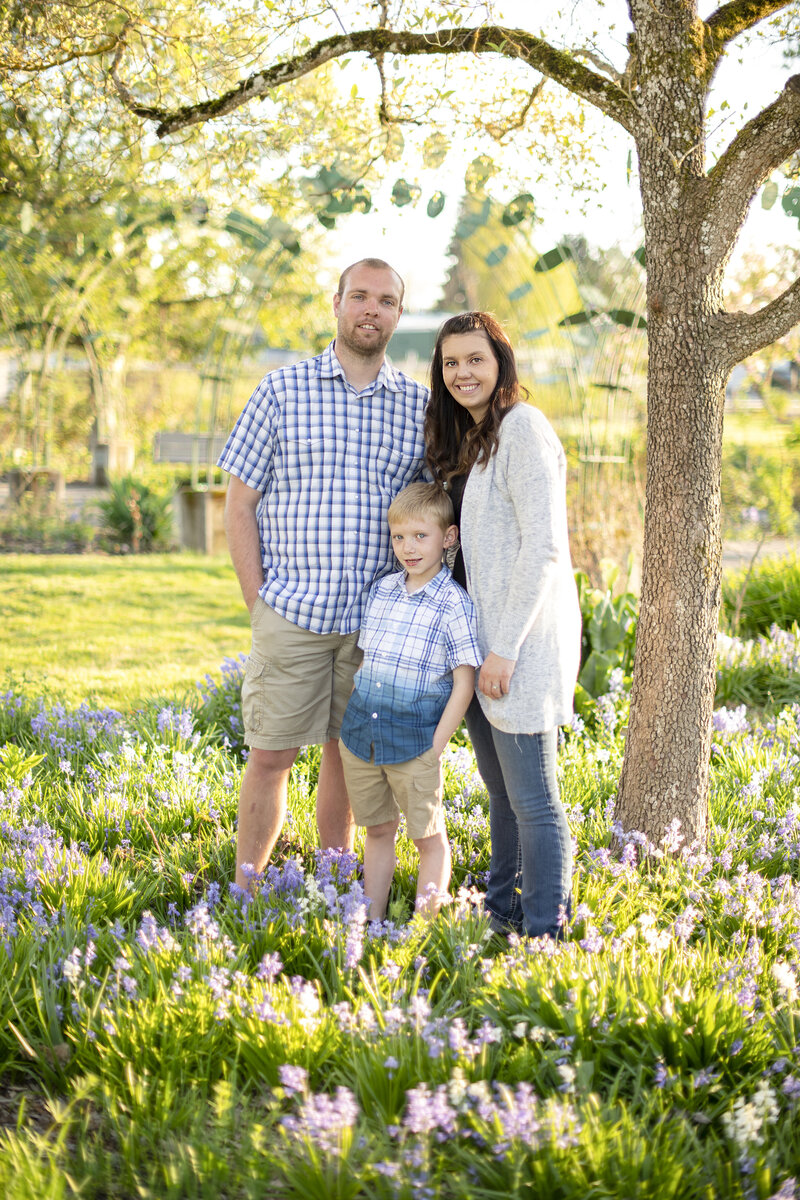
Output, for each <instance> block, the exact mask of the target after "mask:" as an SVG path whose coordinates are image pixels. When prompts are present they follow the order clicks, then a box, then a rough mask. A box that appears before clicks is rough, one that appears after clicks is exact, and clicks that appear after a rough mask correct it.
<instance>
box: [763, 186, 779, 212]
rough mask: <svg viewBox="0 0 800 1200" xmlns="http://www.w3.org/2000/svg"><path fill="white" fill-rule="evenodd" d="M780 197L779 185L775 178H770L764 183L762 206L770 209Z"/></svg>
mask: <svg viewBox="0 0 800 1200" xmlns="http://www.w3.org/2000/svg"><path fill="white" fill-rule="evenodd" d="M777 199H778V185H777V183H776V182H775V180H774V179H770V180H769V182H768V183H766V184H765V185H764V190H763V192H762V193H761V207H762V208H766V209H770V208H772V206H773V204H774V203H775V201H776V200H777Z"/></svg>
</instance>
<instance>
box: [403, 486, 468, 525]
mask: <svg viewBox="0 0 800 1200" xmlns="http://www.w3.org/2000/svg"><path fill="white" fill-rule="evenodd" d="M414 517H423V518H424V519H425V520H427V521H438V523H439V524H440V525H441V527H442V529H443V530H444V529H449V527H450V526H451V525H454V524H455V514H454V512H453V502H452V500H451V499H450V497H449V496H448V494H447V492H446V491H445V490H444V488H442V487H440V485H439V484H438V483H410V484H409V485H408V487H407V488H403V490H402V492H398V493H397V495H396V496H395V498H394V500H393V501H392V503H391V504H390V505H389V512H388V514H387V519H388V521H389V524H390V525H395V524H399V523H400V522H401V521H408V520H413V519H414Z"/></svg>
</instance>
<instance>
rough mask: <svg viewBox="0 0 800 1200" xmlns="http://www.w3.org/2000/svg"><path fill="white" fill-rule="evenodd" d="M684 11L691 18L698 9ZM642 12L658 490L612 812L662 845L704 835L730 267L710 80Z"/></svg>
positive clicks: (653, 462)
mask: <svg viewBox="0 0 800 1200" xmlns="http://www.w3.org/2000/svg"><path fill="white" fill-rule="evenodd" d="M682 15H683V19H684V20H686V22H687V24H688V25H691V21H692V15H691V6H688V5H687V6H686V10H685V12H684V13H683V14H682ZM640 16H641V20H640V28H639V33H640V35H641V34H642V33H644V34H646V36H647V44H648V47H649V54H648V55H647V56H646V58H645V59H644V60H643V62H642V71H643V85H642V90H641V107H642V109H643V110H644V111H645V112H646V113H647V117H648V120H647V127H648V128H647V131H646V132H645V133H644V134H643V135H642V136H641V137H640V138H639V139H637V140H638V150H639V166H640V180H641V189H642V201H643V210H644V224H645V244H646V246H647V307H648V383H647V411H648V417H647V491H646V506H645V528H644V547H643V561H642V595H641V607H640V614H641V615H640V618H639V625H638V630H637V636H636V657H635V663H634V675H633V689H632V694H631V715H630V722H629V726H628V734H627V743H626V747H625V758H624V763H623V768H622V774H621V777H620V785H619V791H618V794H617V805H616V811H615V819H616V821H617V822H619V824H620V825H621V826H622V829H623V830H624V831H625V832H626V833H627V832H630V831H632V830H638V831H640V832H642V833H644V834H646V835H647V837H648V839H649V840H650V841H651V842H653V843H655V844H658V843H659V842H660V841H661V840H662V838H663V836H664V832H665V830H667V829H668V828H669V827H670V826H671V825H672V824H673V822H674V821H676V820H677V821H678V822H680V827H681V834H682V835H683V837H684V838H685V839H686V840H687V841H688V842H693V841H695V840H698V839H699V840H701V841H704V840H705V838H706V835H707V828H708V791H709V759H710V750H711V714H712V708H713V703H714V688H715V660H716V655H715V646H716V636H717V623H718V619H719V603H720V573H721V560H722V550H721V527H720V474H721V461H722V413H723V403H724V397H725V381H726V376H727V367H726V366H725V365H723V364H724V362H725V359H724V356H723V354H722V353H721V352H720V351H719V350H718V349H717V348H716V347H715V332H716V330H715V318H716V317H717V316H718V314H719V313H720V312H721V310H722V274H723V265H722V264H721V263H719V262H716V263H714V264H713V265H712V263H711V261H710V259H709V257H708V256H709V251H708V249H707V247H706V246H705V245H704V242H703V236H702V228H703V224H702V199H703V195H704V177H705V165H704V158H705V154H704V136H703V119H704V118H703V86H702V84H701V83H700V81H699V80H698V78H697V75H696V74H693V72H692V71H691V70H688V71H687V70H686V59H685V58H684V59H681V58H679V56H677V55H676V54H675V45H676V44H678V45H683V44H685V43H684V42H683V40H682V39H681V38H678V39H674V38H673V39H672V41H669V40H666V41H665V40H664V36H665V34H664V29H665V23H664V22H663V21H661V20H660V18H659V14H658V13H656V12H655V10H652V11H650V10H649V9H648V7H647V6H645V5H642V6H641V8H640ZM678 21H679V22H680V15H679V16H678ZM673 33H674V31H673ZM668 36H669V37H672V34H669V35H668Z"/></svg>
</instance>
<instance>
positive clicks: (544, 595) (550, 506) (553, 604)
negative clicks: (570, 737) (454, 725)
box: [461, 403, 581, 733]
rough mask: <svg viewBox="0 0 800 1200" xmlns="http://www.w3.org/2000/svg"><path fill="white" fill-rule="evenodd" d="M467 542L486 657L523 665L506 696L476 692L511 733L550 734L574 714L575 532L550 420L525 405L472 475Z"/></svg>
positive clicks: (465, 505) (465, 512)
mask: <svg viewBox="0 0 800 1200" xmlns="http://www.w3.org/2000/svg"><path fill="white" fill-rule="evenodd" d="M461 543H462V546H463V549H464V564H465V566H466V572H467V585H468V589H469V594H470V596H471V597H472V601H473V603H474V605H475V609H476V613H477V618H478V641H479V643H480V648H481V651H482V652H483V655H484V657H485V656H486V655H487V654H488V653H489V651H490V650H493V651H494V653H495V654H499V655H500V656H501V657H502V658H511V659H515V660H516V663H517V665H516V667H515V668H514V674H513V675H512V677H511V685H510V689H509V692H508V695H507V696H503V697H501V698H500V699H498V700H491V699H490V698H489V697H488V696H484V695H483V694H482V693H480V692H479V693H478V696H479V699H480V703H481V707H482V708H483V711H484V712H485V714H486V716H487V718H488V720H489V721H490V722H491V724H492V725H494V726H496V728H498V729H502V730H504V731H505V732H506V733H542V732H544V731H545V730H548V729H552V728H553V727H554V726H556V725H564V724H566V723H567V722H568V721H569V720H570V717H571V716H572V701H573V694H574V690H575V679H576V677H577V674H578V669H579V666H580V651H581V615H580V608H579V606H578V594H577V590H576V587H575V578H574V575H573V572H572V563H571V561H570V555H569V539H568V533H567V501H566V460H565V457H564V451H563V449H562V446H561V443H560V442H559V440H558V438H557V437H556V434H555V431H554V430H553V428H552V426H551V425H550V422H549V421H548V420H547V418H546V417H545V416H544V415H543V414H542V413H540V412H539V410H538V409H536V408H533V407H532V406H531V405H529V404H524V403H520V404H517V405H515V407H514V408H513V409H512V410H511V411H510V412H509V413H508V415H507V416H506V417H505V419H504V421H503V422H502V424H501V426H500V436H499V443H498V447H497V452H496V453H495V454H493V455H492V457H491V458H490V459H489V462H488V463H487V464H485V465H484V463H483V461H480V460H479V461H478V463H476V465H475V466H474V467H473V468H472V471H471V472H470V476H469V479H468V480H467V485H466V487H465V489H464V499H463V502H462V507H461Z"/></svg>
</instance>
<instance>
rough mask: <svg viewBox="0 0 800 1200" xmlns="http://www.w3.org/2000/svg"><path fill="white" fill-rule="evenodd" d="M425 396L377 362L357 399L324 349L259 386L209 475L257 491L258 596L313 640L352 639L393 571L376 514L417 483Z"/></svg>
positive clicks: (383, 524)
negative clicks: (370, 598) (222, 475)
mask: <svg viewBox="0 0 800 1200" xmlns="http://www.w3.org/2000/svg"><path fill="white" fill-rule="evenodd" d="M427 399H428V389H427V388H425V387H423V386H421V385H420V384H418V383H415V382H414V380H412V379H409V378H408V376H406V375H403V374H402V373H401V372H400V371H396V370H394V368H393V367H391V366H390V365H389V364H388V363H384V364H383V366H382V367H381V370H380V372H379V374H378V377H377V379H376V380H375V382H374V383H371V384H370V385H369V386H368V387H366V388H364V390H363V391H361V392H357V391H356V389H355V388H354V387H353V386H352V385H351V384H349V383H348V382H347V380H346V378H345V375H344V371H343V370H342V367H341V364H340V363H339V360H338V359H337V357H336V354H335V353H334V346H333V343H331V344H330V345H329V346H328V347H327V349H326V350H325V351H324V352H323V353H322V354H320V355H318V356H317V357H316V358H312V359H307V360H305V361H304V362H300V363H296V364H295V365H293V366H289V367H283V368H281V369H280V370H278V371H272V372H270V374H269V375H266V376H265V377H264V379H262V381H261V383H260V384H259V385H258V387H257V388H256V390H255V391H254V392H253V395H252V396H251V397H250V400H249V401H248V403H247V406H246V408H245V410H244V412H243V413H242V415H241V416H240V417H239V420H238V421H237V422H236V425H235V427H234V429H233V432H232V433H231V435H230V437H229V438H228V441H227V443H226V445H225V448H224V450H223V451H222V454H221V455H220V458H219V464H218V465H219V466H220V467H222V468H223V470H225V471H228V472H229V473H230V474H231V475H236V476H237V477H238V478H239V479H241V480H242V482H243V483H245V484H247V486H248V487H251V488H255V490H256V491H259V492H262V493H263V495H262V498H261V500H260V501H259V504H258V510H257V516H258V528H259V534H260V537H261V554H262V561H263V564H264V584H263V586H262V588H261V590H260V593H259V594H260V596H261V598H262V599H263V600H264V602H265V604H268V605H269V607H270V608H273V609H274V610H275V611H276V612H277V613H279V614H280V616H282V617H285V618H286V620H288V621H291V622H292V623H293V624H294V625H299V626H300V627H301V628H303V629H309V630H311V632H312V633H352V631H353V630H355V629H358V628H359V626H360V624H361V618H362V614H363V610H364V604H365V602H366V598H367V594H368V592H369V588H370V585H371V584H372V582H373V580H374V579H375V578H377V577H378V576H379V575H382V574H384V573H385V572H386V571H387V570H388V569H389V567H390V565H391V564H392V562H393V557H392V549H391V541H390V537H389V527H388V524H387V521H386V514H387V512H388V511H389V505H390V504H391V502H392V500H393V499H394V497H395V496H396V495H397V493H398V492H399V491H400V490H401V489H402V488H404V487H406V485H407V484H409V483H412V482H413V481H414V480H415V479H418V478H420V477H421V475H422V468H423V462H422V457H423V446H424V443H423V436H422V422H423V413H424V409H425V404H426V403H427Z"/></svg>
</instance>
